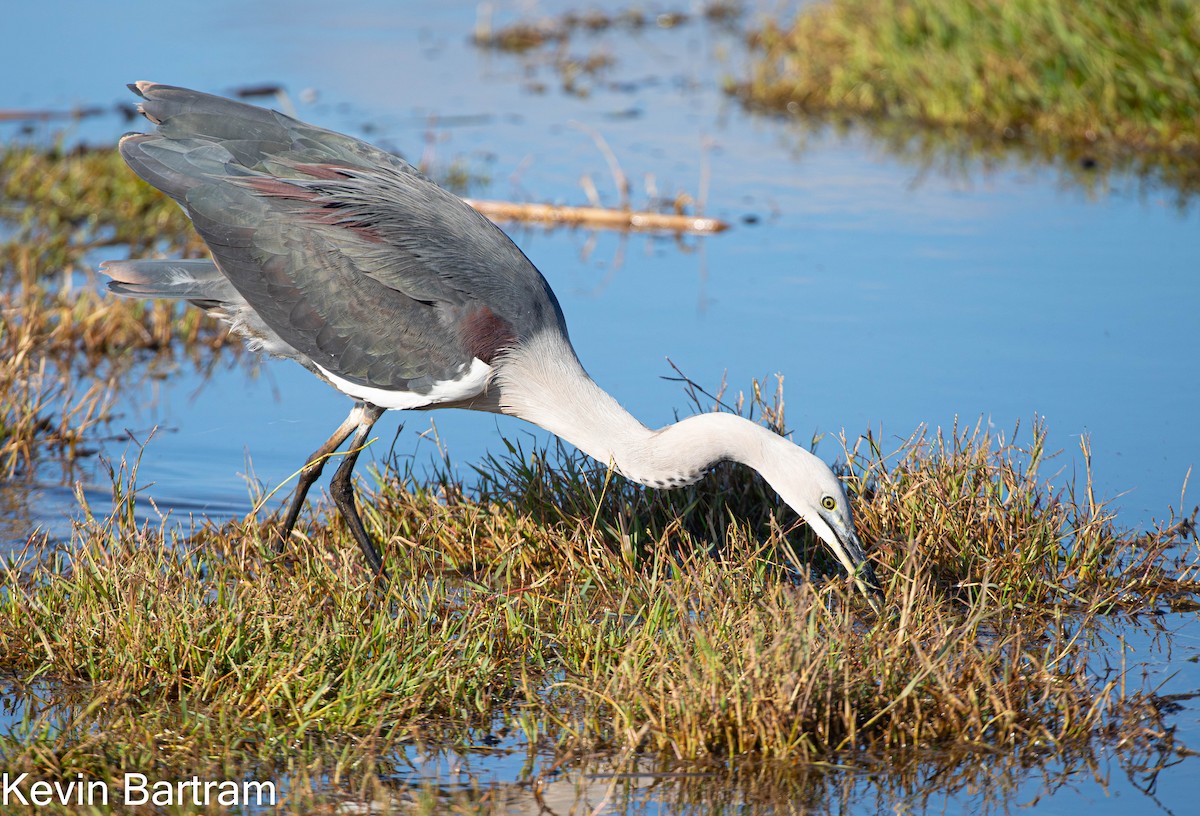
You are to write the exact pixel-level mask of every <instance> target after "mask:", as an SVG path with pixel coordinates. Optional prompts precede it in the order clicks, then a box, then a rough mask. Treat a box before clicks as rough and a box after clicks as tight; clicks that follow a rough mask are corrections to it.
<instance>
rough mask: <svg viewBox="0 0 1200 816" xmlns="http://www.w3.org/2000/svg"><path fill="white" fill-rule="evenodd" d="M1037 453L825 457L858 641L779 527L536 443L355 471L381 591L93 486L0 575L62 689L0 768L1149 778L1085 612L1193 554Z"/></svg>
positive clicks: (9, 636)
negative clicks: (548, 756)
mask: <svg viewBox="0 0 1200 816" xmlns="http://www.w3.org/2000/svg"><path fill="white" fill-rule="evenodd" d="M774 418H776V419H777V420H778V421H780V422H781V421H782V411H781V410H780V411H779V413H778V414H777V415H774ZM1042 446H1043V435H1042V434H1041V433H1040V431H1039V432H1037V433H1034V434H1032V438H1031V441H1030V443H1029V444H1028V445H1027V446H1025V447H1024V448H1018V447H1015V446H1013V445H1012V444H1011V443H1009V442H1006V441H1004V440H1003V439H1001V438H999V437H998V436H996V435H992V434H988V433H985V432H984V431H982V430H980V429H973V430H970V431H969V432H968V431H959V430H954V431H951V432H948V433H946V434H937V433H929V434H923V435H922V434H918V435H916V436H914V437H913V438H912V439H909V440H906V441H905V442H903V443H902V444H900V445H899V446H898V448H897V450H896V451H894V452H891V453H889V454H887V455H884V454H883V453H882V452H881V450H880V447H879V445H878V444H876V443H875V442H874V439H873V438H871V439H869V440H868V441H867V442H864V443H863V444H862V445H860V446H859V450H853V449H852V450H850V451H848V452H847V457H848V461H849V463H850V467H849V469H848V474H847V478H848V479H849V480H850V484H851V486H852V487H855V488H857V489H858V491H859V495H858V498H857V501H856V506H855V511H856V514H857V517H858V519H859V520H860V527H861V529H862V532H863V534H864V540H865V541H876V542H879V544H878V545H877V548H876V550H875V554H874V558H875V559H876V560H877V562H878V567H879V571H880V574H881V577H883V576H886V577H884V578H883V580H884V581H885V583H886V592H887V609H888V610H889V611H888V614H887V615H886V616H885V617H884V618H882V619H880V618H877V617H876V616H875V615H874V614H873V613H872V612H871V611H870V609H869V608H868V607H867V606H866V605H865V603H863V602H862V600H861V599H860V598H859V597H858V596H856V595H855V593H854V592H853V591H852V590H851V589H850V588H849V587H848V586H847V585H846V582H845V581H844V580H842V579H841V578H840V576H838V575H837V573H836V572H833V571H830V572H829V574H828V575H826V576H824V577H822V576H821V574H820V571H819V570H817V571H815V572H813V573H812V574H800V573H799V572H798V571H797V570H796V569H795V568H793V567H792V566H791V559H789V558H788V555H787V553H788V552H789V548H790V547H791V545H792V544H793V543H801V544H802V541H801V542H797V541H796V539H797V532H796V531H793V530H789V529H787V528H785V527H782V526H780V525H779V524H778V523H775V522H765V523H764V522H760V521H751V522H749V523H746V522H744V521H742V517H743V514H744V513H746V511H752V512H749V513H748V514H747V515H748V517H749V518H751V519H754V518H755V512H753V511H754V510H755V509H756V508H758V509H757V512H758V513H762V512H763V511H762V510H761V509H760V508H761V506H762V504H763V503H762V501H761V498H760V496H759V490H760V487H759V486H758V485H757V477H754V476H753V475H752V474H745V473H744V472H742V471H733V470H730V471H728V472H719V473H717V474H715V475H713V476H710V477H709V481H708V482H707V483H701V484H700V485H698V486H696V487H694V488H692V490H691V491H690V492H688V493H680V494H676V495H672V494H666V493H663V494H659V493H652V492H650V491H645V490H643V489H641V488H636V487H634V486H632V485H630V484H628V483H626V482H624V481H622V480H621V479H620V478H619V477H617V476H614V475H612V474H609V473H607V472H604V471H603V470H602V469H601V470H597V469H595V468H594V467H588V466H585V464H584V462H583V461H582V460H581V459H579V458H578V457H577V455H575V454H570V453H566V452H564V451H561V450H559V449H556V448H551V449H545V450H537V451H533V452H528V453H527V452H524V451H521V450H520V448H519V447H517V446H515V445H514V446H513V448H512V451H511V452H510V453H509V454H508V455H506V456H501V457H497V458H495V459H493V460H491V461H490V462H488V463H487V464H486V465H485V466H484V468H483V470H484V474H483V479H482V482H481V484H480V486H479V487H478V488H477V489H468V488H467V487H465V486H463V485H461V484H456V483H454V482H453V481H452V480H451V479H450V478H449V477H448V476H446V475H442V476H440V477H437V478H433V479H431V480H418V479H416V478H415V477H414V476H413V474H412V473H409V472H406V471H404V470H401V469H398V468H397V467H395V466H394V465H390V464H387V463H385V467H384V469H383V471H382V472H381V473H380V474H379V476H380V478H379V479H378V481H377V484H376V487H375V490H374V495H373V496H371V497H369V498H368V500H367V501H365V502H364V504H365V508H364V510H365V513H364V516H365V518H366V521H367V524H368V526H369V527H372V528H374V529H375V530H376V532H377V533H378V534H379V536H380V538H381V539H382V540H383V541H385V542H386V545H387V546H386V552H387V556H388V558H389V559H390V564H389V566H390V569H391V570H392V574H393V576H394V577H395V580H394V582H393V585H392V586H391V588H390V589H388V590H386V591H385V590H383V589H382V588H380V587H378V586H375V585H373V584H371V582H370V581H369V579H368V576H367V574H366V573H365V572H364V571H363V569H362V568H361V565H360V557H359V555H358V552H357V550H356V549H355V548H354V545H353V543H352V542H351V540H350V539H349V537H348V536H347V535H346V534H345V531H344V530H343V529H342V527H341V524H340V522H338V521H337V520H335V519H333V518H331V517H330V515H329V514H328V510H327V509H324V508H319V509H318V510H317V512H316V514H315V515H314V517H313V518H312V519H310V520H309V521H308V522H307V523H306V524H305V525H304V529H305V530H307V531H308V534H307V536H305V537H297V540H296V541H295V543H294V545H293V547H292V548H291V550H290V551H289V553H287V554H285V555H284V556H276V555H275V553H274V551H273V549H272V548H271V547H270V544H269V542H271V540H272V539H271V535H272V532H273V525H272V522H271V520H265V521H260V520H258V519H255V518H250V519H246V520H243V521H240V522H235V523H230V524H226V525H223V526H220V527H214V526H211V525H202V526H200V527H198V528H195V529H190V530H186V531H181V530H180V529H179V526H178V525H177V524H175V523H174V522H172V521H171V520H170V519H164V520H163V521H162V522H161V523H160V524H147V523H142V524H139V523H138V522H137V520H136V519H137V517H138V515H137V514H136V513H135V507H136V505H137V503H138V502H142V501H144V500H145V497H143V496H141V495H139V489H138V487H137V483H136V468H135V467H134V466H133V465H125V464H122V465H121V466H119V467H118V469H117V471H116V472H115V473H114V474H113V483H114V505H113V508H112V509H111V511H109V512H105V513H95V512H93V511H92V510H91V509H90V508H86V505H85V509H86V510H87V512H86V513H85V515H84V518H83V519H82V520H81V521H80V522H79V524H78V526H77V529H76V532H75V535H74V537H73V540H72V541H71V542H69V543H64V544H63V545H55V544H54V543H52V542H42V543H40V544H31V546H30V547H29V548H27V550H26V551H25V552H24V553H22V554H20V555H19V556H17V557H14V558H12V559H10V560H9V562H8V563H7V564H6V565H5V568H4V573H3V576H2V581H0V669H3V670H4V671H5V672H7V673H9V674H15V675H16V676H18V677H21V678H24V679H26V680H30V679H36V680H43V681H53V682H55V683H59V684H63V685H64V686H66V687H69V688H85V689H88V690H89V692H88V693H87V694H86V695H84V698H85V699H86V702H83V703H81V704H79V705H73V706H57V707H51V708H50V709H44V710H42V711H41V712H40V713H39V714H38V715H37V716H31V717H28V718H27V721H26V722H25V723H24V724H23V725H22V726H21V727H20V728H18V729H17V730H16V731H15V732H14V733H12V734H10V735H8V736H7V737H5V738H3V741H2V742H0V752H2V753H3V754H4V755H5V756H6V757H7V758H8V761H9V763H10V765H12V766H13V767H14V768H18V769H31V770H35V771H37V772H38V773H40V774H42V775H47V774H50V775H53V774H66V773H76V772H81V773H84V774H85V775H87V776H88V777H99V778H109V776H110V775H112V774H115V773H117V772H118V770H120V771H121V772H124V771H128V770H142V771H145V772H147V773H152V774H155V775H156V776H157V778H171V777H180V776H184V775H188V774H192V773H199V774H201V775H205V774H208V775H210V776H212V775H218V776H221V775H223V776H224V777H226V778H240V777H241V776H243V775H250V776H253V775H258V778H263V775H264V774H266V775H275V776H276V777H277V778H286V779H287V780H288V784H289V789H290V790H291V794H290V796H291V798H290V799H289V802H290V805H289V806H290V807H295V808H301V809H302V808H303V807H308V806H310V805H312V804H313V802H314V801H318V800H322V801H324V800H328V798H329V797H331V796H332V797H335V798H336V797H342V796H346V797H351V798H355V799H378V800H381V801H384V802H386V801H391V798H390V797H391V796H392V793H391V792H389V791H388V789H387V786H386V784H385V783H383V782H381V781H380V780H381V777H386V776H387V775H389V774H394V773H395V772H396V771H395V769H394V768H393V769H392V770H391V771H390V772H385V771H383V770H382V769H383V768H385V767H387V766H388V763H389V762H394V761H395V760H394V758H395V756H396V754H397V752H400V751H404V750H406V749H408V748H410V747H411V746H414V745H418V744H443V745H460V746H464V748H465V747H466V746H470V745H473V744H479V743H480V742H485V741H486V740H487V739H488V738H489V737H490V736H491V735H494V734H497V733H501V734H506V735H509V737H511V738H513V739H517V740H518V741H519V742H521V743H523V744H526V745H528V746H530V750H531V751H539V752H551V753H552V754H555V755H558V756H562V757H567V756H571V755H574V756H612V757H616V758H617V759H615V760H614V761H618V760H619V759H620V758H621V757H624V758H625V760H624V761H628V760H629V759H631V758H641V759H646V760H651V761H653V762H657V763H671V762H685V763H701V764H704V763H716V765H715V766H713V767H716V768H726V769H728V767H730V763H733V764H736V765H738V766H739V767H750V765H753V764H754V763H760V764H761V765H762V767H771V766H773V763H777V764H778V766H777V767H792V768H793V770H794V769H795V768H796V767H798V765H797V763H800V765H799V767H803V763H812V762H817V763H834V764H855V765H858V764H862V763H868V764H869V763H872V762H883V763H885V764H895V763H901V764H903V763H906V762H916V763H920V762H921V761H923V760H928V759H929V758H931V757H946V756H957V757H960V758H961V757H963V756H976V757H981V758H983V757H986V758H996V757H1010V758H1012V760H1013V761H1015V762H1016V763H1017V764H1019V765H1021V766H1022V767H1031V766H1038V765H1039V764H1042V765H1044V764H1045V763H1046V762H1048V761H1050V760H1049V759H1048V758H1052V757H1062V756H1068V755H1069V756H1072V757H1079V756H1091V755H1094V754H1095V753H1096V752H1097V751H1100V750H1101V748H1102V747H1103V748H1104V750H1109V751H1116V752H1117V753H1118V754H1121V755H1123V754H1124V753H1126V752H1130V751H1143V752H1151V753H1152V752H1153V751H1154V750H1157V751H1158V752H1159V753H1161V754H1164V755H1167V756H1173V755H1174V752H1175V751H1176V750H1177V749H1176V747H1175V746H1174V743H1173V742H1172V740H1171V736H1170V730H1169V729H1168V728H1166V727H1165V726H1163V725H1162V713H1161V709H1162V701H1160V700H1158V699H1157V698H1156V697H1155V695H1154V692H1153V689H1150V688H1143V687H1142V686H1141V685H1140V682H1139V680H1138V679H1137V677H1138V675H1137V673H1136V672H1132V673H1131V672H1129V671H1126V670H1122V669H1121V668H1119V667H1121V666H1122V665H1123V662H1124V659H1125V658H1124V655H1122V654H1115V655H1114V654H1112V653H1111V651H1110V650H1109V649H1108V648H1107V647H1105V646H1102V645H1101V644H1103V643H1105V642H1106V641H1105V638H1104V637H1102V635H1103V633H1104V632H1105V631H1106V627H1109V626H1111V625H1112V622H1113V620H1114V618H1113V613H1114V611H1115V610H1121V609H1124V610H1129V611H1144V610H1146V609H1149V608H1153V607H1154V606H1155V605H1156V604H1160V603H1165V602H1169V601H1170V600H1171V599H1179V598H1194V597H1195V595H1196V592H1197V584H1196V580H1195V579H1196V575H1197V573H1196V570H1197V558H1198V556H1197V544H1196V540H1195V532H1194V527H1192V526H1189V524H1188V523H1186V522H1184V523H1176V524H1174V525H1172V526H1169V527H1166V526H1165V527H1164V528H1163V529H1159V530H1155V531H1153V532H1150V533H1147V534H1139V535H1133V534H1130V533H1126V532H1122V531H1120V530H1118V529H1117V528H1116V527H1115V521H1114V518H1113V515H1112V513H1111V512H1109V511H1108V510H1107V509H1106V508H1105V506H1104V505H1103V504H1100V503H1098V502H1096V501H1094V499H1093V498H1092V497H1091V496H1090V492H1089V489H1088V488H1087V486H1086V483H1085V484H1083V485H1080V486H1078V487H1076V488H1075V489H1074V490H1071V489H1066V490H1062V491H1059V492H1055V491H1052V490H1050V489H1048V488H1047V486H1046V485H1045V484H1044V482H1043V481H1042V479H1041V477H1040V475H1039V474H1040V468H1041V466H1042V463H1043V461H1044V459H1045V452H1044V450H1043V447H1042ZM1084 476H1085V477H1086V474H1084ZM739 482H740V483H739ZM1077 495H1078V498H1077ZM81 501H83V499H82V497H81ZM781 515H782V511H781ZM713 531H720V535H719V536H716V537H712V536H711V535H710V534H711V533H712V532H713ZM1114 666H1115V667H1118V668H1114ZM1147 746H1153V747H1152V748H1148V747H1147ZM885 758H886V759H885ZM989 761H991V760H990V759H989ZM746 763H750V765H747V764H746ZM725 772H726V771H722V773H725ZM785 776H786V774H785ZM779 784H783V785H784V786H785V787H786V784H785V783H783V782H780V783H779Z"/></svg>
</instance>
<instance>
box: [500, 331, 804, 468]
mask: <svg viewBox="0 0 1200 816" xmlns="http://www.w3.org/2000/svg"><path fill="white" fill-rule="evenodd" d="M496 384H497V385H498V386H499V390H500V395H499V399H500V407H501V410H502V411H503V412H504V413H506V414H512V415H514V416H518V417H521V418H522V419H525V420H527V421H529V422H532V423H534V424H535V425H538V426H540V427H542V428H545V429H546V430H548V431H550V432H551V433H553V434H555V435H556V436H559V437H561V438H562V439H565V440H566V441H567V442H570V443H571V444H572V445H574V446H575V447H577V448H579V449H580V450H581V451H583V452H584V453H586V454H588V455H589V456H591V457H593V458H594V459H597V460H599V461H600V462H603V463H605V464H607V465H611V466H612V467H614V468H615V469H616V470H617V471H618V472H620V473H621V474H622V475H623V476H625V477H627V478H629V479H632V480H633V481H635V482H640V483H641V484H644V485H648V486H651V487H679V486H681V485H686V484H691V483H692V482H695V481H696V480H697V479H699V478H700V477H701V476H703V475H704V473H705V471H706V470H708V468H709V467H711V466H712V465H714V464H716V463H717V462H721V461H725V460H730V461H736V462H741V463H742V464H745V465H748V466H749V467H752V468H754V469H755V470H757V471H758V472H759V473H761V474H762V475H763V476H764V477H765V478H766V479H767V481H768V482H772V483H774V482H775V479H774V478H772V477H773V476H775V475H776V474H774V473H773V472H772V471H773V470H774V469H775V464H776V463H777V462H778V457H777V456H776V455H775V454H776V453H778V447H779V446H786V447H787V448H793V449H794V448H795V446H794V445H793V444H792V443H791V442H789V441H787V440H785V439H784V438H783V437H781V436H779V435H778V434H775V433H772V432H771V431H769V430H767V429H766V428H763V427H762V426H760V425H757V424H755V423H753V422H750V421H749V420H746V419H743V418H742V417H739V416H735V415H733V414H719V413H710V414H698V415H695V416H690V417H687V418H686V419H683V420H681V421H679V422H677V423H675V424H673V425H668V426H666V427H664V428H661V429H659V430H657V431H654V430H650V429H649V428H647V427H646V426H645V425H643V424H642V423H641V422H639V421H638V420H637V419H635V418H634V417H633V416H632V415H631V414H630V413H629V412H628V411H626V410H625V409H624V408H622V407H621V405H620V404H619V403H618V402H617V401H616V400H615V399H613V398H612V397H611V396H609V394H608V393H607V392H605V391H604V390H603V389H602V388H600V386H598V385H596V383H595V382H593V381H592V379H591V378H590V377H589V376H588V375H587V373H586V372H585V371H584V370H583V366H581V365H580V363H579V360H578V358H577V357H576V356H575V352H574V350H573V349H572V348H571V345H570V342H569V341H567V340H566V338H564V337H561V336H560V335H558V334H557V333H554V332H546V333H544V334H542V335H539V336H538V337H535V338H532V339H531V340H530V341H528V342H526V343H524V344H523V345H522V346H521V347H520V348H518V349H516V350H515V351H513V352H512V353H511V354H510V355H508V356H507V357H506V358H505V361H504V363H503V364H502V365H501V366H500V368H499V371H498V374H497V380H496Z"/></svg>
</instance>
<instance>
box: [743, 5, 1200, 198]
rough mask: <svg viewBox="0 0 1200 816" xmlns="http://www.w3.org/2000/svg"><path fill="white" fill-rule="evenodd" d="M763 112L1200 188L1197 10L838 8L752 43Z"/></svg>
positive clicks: (747, 87)
mask: <svg viewBox="0 0 1200 816" xmlns="http://www.w3.org/2000/svg"><path fill="white" fill-rule="evenodd" d="M752 50H753V51H754V58H753V61H752V67H751V76H750V78H749V79H748V80H747V81H746V82H744V83H742V84H740V85H738V86H736V91H737V93H738V94H739V95H740V96H741V97H742V98H744V99H745V100H747V101H748V102H751V103H753V104H754V105H757V106H764V107H768V108H774V109H786V110H789V111H792V112H804V113H816V114H838V115H844V114H854V115H866V116H868V117H888V118H898V119H902V120H905V121H907V122H909V123H917V124H921V125H925V126H930V127H933V128H937V129H944V130H949V131H960V132H965V133H975V134H984V135H987V136H989V137H991V138H992V139H995V140H1014V141H1025V140H1029V141H1034V142H1042V143H1047V144H1048V145H1050V146H1051V147H1052V148H1053V149H1064V148H1071V149H1076V150H1078V149H1080V148H1085V149H1087V150H1089V151H1092V152H1096V151H1099V152H1106V151H1133V152H1138V153H1154V154H1163V155H1165V156H1169V157H1171V160H1172V161H1174V162H1176V163H1179V164H1183V165H1186V166H1188V167H1190V168H1191V170H1190V173H1191V178H1193V180H1195V178H1196V176H1200V171H1198V170H1197V169H1196V168H1197V165H1198V164H1200V130H1198V129H1197V122H1198V121H1200V7H1197V6H1196V4H1194V3H1188V2H1179V0H1141V2H1122V0H1103V2H1094V3H1087V2H1080V1H1079V0H1053V2H1034V0H1020V1H1019V2H1005V1H1004V0H983V2H965V1H964V0H835V2H832V3H828V4H818V5H815V6H813V7H811V8H808V9H805V10H804V11H802V12H801V13H799V14H798V15H797V16H796V17H795V19H794V20H793V21H791V22H790V23H784V24H782V25H781V24H779V23H776V22H774V21H769V22H767V23H766V24H765V25H763V27H762V28H761V29H759V30H758V31H756V32H755V33H754V34H753V35H752Z"/></svg>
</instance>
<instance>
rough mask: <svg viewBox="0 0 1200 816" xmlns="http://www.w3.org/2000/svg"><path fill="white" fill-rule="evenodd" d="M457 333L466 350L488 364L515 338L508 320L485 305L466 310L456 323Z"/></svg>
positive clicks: (510, 345) (508, 346)
mask: <svg viewBox="0 0 1200 816" xmlns="http://www.w3.org/2000/svg"><path fill="white" fill-rule="evenodd" d="M458 334H459V337H461V338H462V341H463V345H464V346H466V348H467V351H468V352H470V353H471V355H472V356H474V357H478V358H479V359H480V360H483V361H484V362H485V363H488V364H489V365H490V364H491V362H492V360H494V359H496V355H497V354H499V353H500V352H502V351H504V350H505V349H508V348H512V346H513V343H515V342H516V340H517V336H516V333H515V332H514V331H513V327H512V326H511V325H510V324H509V322H508V321H507V320H505V319H504V318H502V317H500V315H498V314H496V313H495V312H493V311H492V310H491V309H489V308H488V307H487V306H479V307H476V308H475V309H473V310H471V311H469V312H467V314H466V315H465V316H464V317H463V319H462V321H461V322H460V323H459V324H458Z"/></svg>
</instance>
